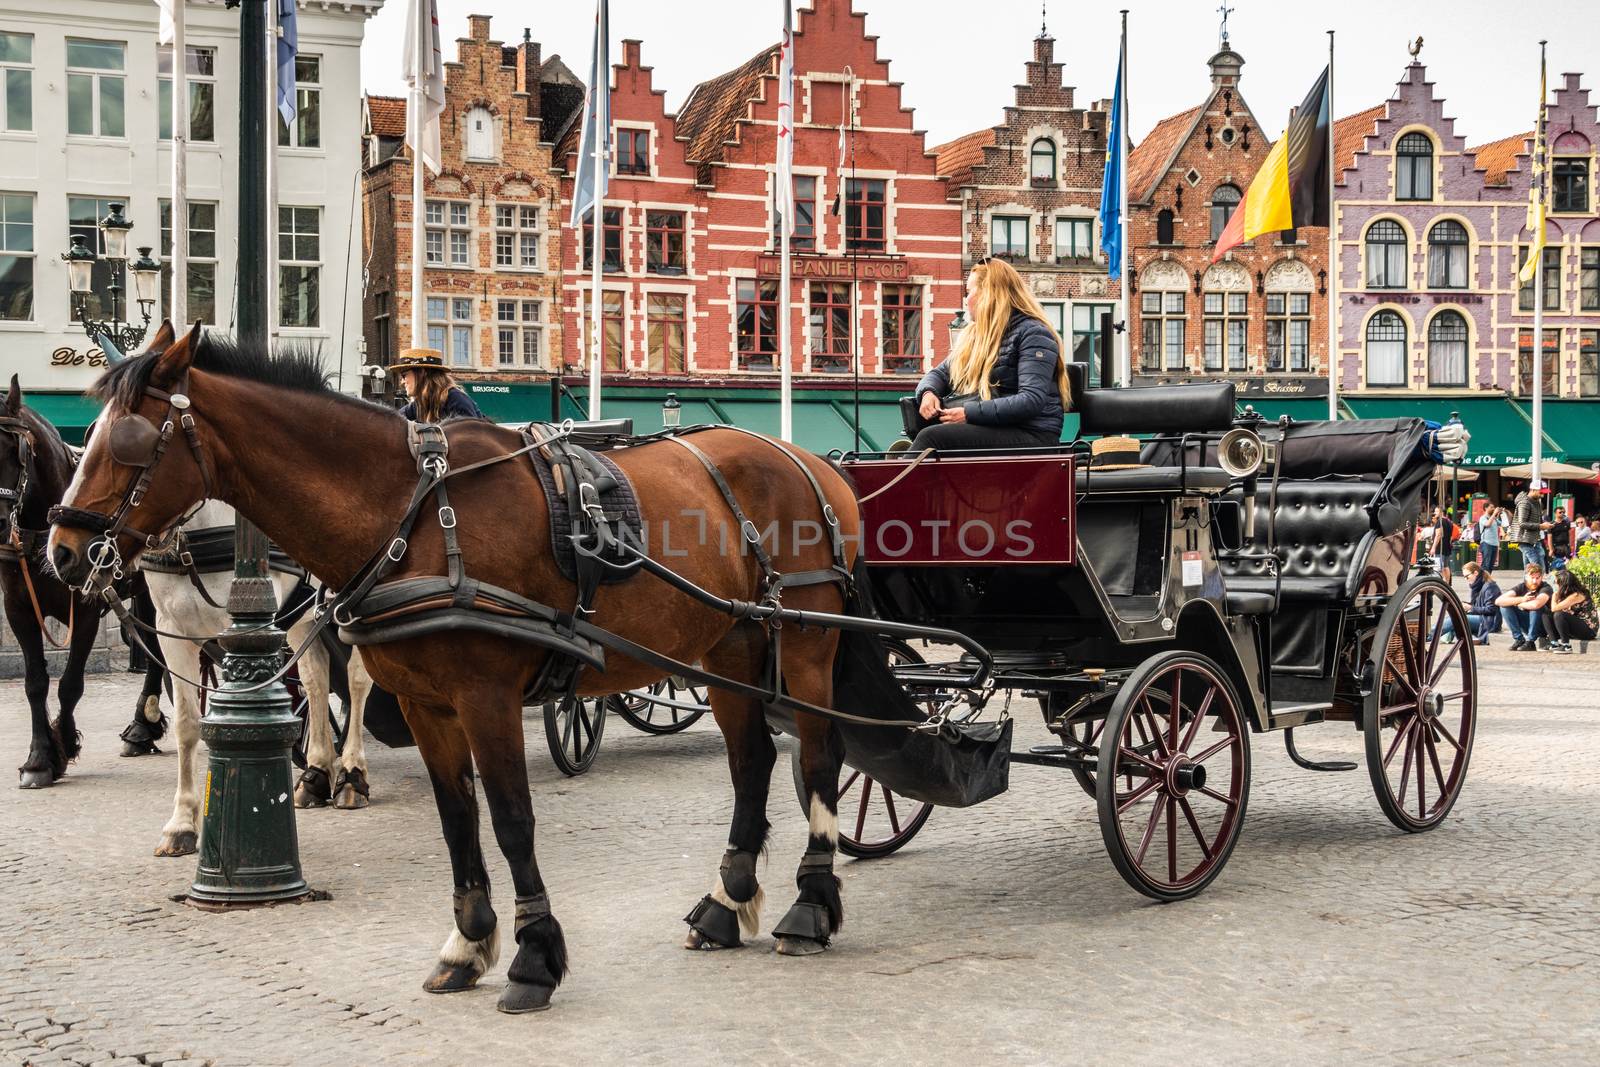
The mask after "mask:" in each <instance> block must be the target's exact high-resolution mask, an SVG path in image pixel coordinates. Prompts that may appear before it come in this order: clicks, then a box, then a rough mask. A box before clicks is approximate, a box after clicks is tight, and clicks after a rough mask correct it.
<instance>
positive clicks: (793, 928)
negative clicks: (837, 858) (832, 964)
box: [772, 850, 844, 945]
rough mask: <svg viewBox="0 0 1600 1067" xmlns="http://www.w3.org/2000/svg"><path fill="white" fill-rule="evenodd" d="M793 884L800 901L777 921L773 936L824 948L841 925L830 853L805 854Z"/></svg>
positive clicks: (837, 881)
mask: <svg viewBox="0 0 1600 1067" xmlns="http://www.w3.org/2000/svg"><path fill="white" fill-rule="evenodd" d="M795 883H796V885H798V886H799V887H800V899H799V900H796V901H795V902H794V904H793V905H792V906H791V907H790V908H789V911H788V914H786V915H784V917H783V918H782V919H780V920H779V921H778V925H777V926H776V927H774V928H773V931H772V933H773V935H774V936H775V937H778V938H799V939H802V940H805V941H814V942H816V943H817V944H818V945H827V943H828V941H829V939H830V938H831V937H832V936H833V934H834V931H836V930H838V929H839V927H841V926H843V925H844V901H843V900H842V899H840V896H839V879H838V878H837V877H835V875H834V873H833V852H832V851H831V850H828V851H808V852H806V854H805V855H804V856H802V857H801V859H800V869H799V870H798V871H796V872H795ZM808 897H809V898H811V899H807V898H808Z"/></svg>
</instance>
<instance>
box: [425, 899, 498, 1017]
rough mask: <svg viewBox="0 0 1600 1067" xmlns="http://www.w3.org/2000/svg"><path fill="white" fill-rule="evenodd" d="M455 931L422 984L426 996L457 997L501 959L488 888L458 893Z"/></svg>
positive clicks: (455, 903) (455, 906)
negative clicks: (453, 994)
mask: <svg viewBox="0 0 1600 1067" xmlns="http://www.w3.org/2000/svg"><path fill="white" fill-rule="evenodd" d="M454 910H455V920H456V921H455V929H453V930H451V931H450V937H449V939H448V940H446V941H445V943H444V947H443V948H441V949H440V950H439V962H438V964H437V965H435V967H434V969H433V973H432V974H430V975H429V976H428V978H427V980H426V981H424V982H423V983H422V988H423V989H425V990H427V991H428V992H429V993H456V992H460V991H461V990H463V989H471V988H472V987H473V986H475V985H477V984H478V979H479V978H481V977H482V976H483V974H484V973H485V972H486V971H488V970H489V968H491V967H493V966H494V965H495V961H496V960H498V959H499V958H500V938H499V936H498V933H497V926H496V921H495V915H494V909H493V908H492V907H490V906H489V888H488V887H487V886H474V887H472V888H470V889H457V890H456V892H455V901H454Z"/></svg>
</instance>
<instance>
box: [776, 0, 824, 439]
mask: <svg viewBox="0 0 1600 1067" xmlns="http://www.w3.org/2000/svg"><path fill="white" fill-rule="evenodd" d="M791 20H792V16H791V15H790V3H789V0H783V47H784V50H785V52H786V53H787V54H788V62H787V63H784V62H781V61H780V62H779V65H778V77H779V79H781V80H782V81H783V84H781V85H779V87H778V98H779V99H780V100H787V101H789V114H787V115H779V116H778V122H779V124H780V125H781V124H783V123H787V124H788V126H789V149H788V151H789V156H788V158H789V165H788V166H787V167H784V166H779V167H778V176H777V177H778V182H779V183H780V184H781V183H782V182H784V181H787V182H788V183H789V188H787V189H784V190H782V191H781V192H780V193H779V194H778V196H777V198H776V199H777V202H778V203H780V204H783V205H784V208H783V221H782V222H781V223H779V226H778V232H779V237H778V253H779V257H780V259H781V260H782V263H781V264H780V266H779V268H778V291H779V292H780V293H782V294H783V303H782V311H781V314H782V317H781V318H780V319H779V320H778V359H779V361H780V363H781V366H780V368H779V370H778V436H779V437H781V438H783V439H784V440H785V441H793V440H794V410H793V408H794V383H793V381H792V380H791V378H790V373H791V372H790V369H789V360H790V355H789V348H790V345H791V344H792V343H793V341H792V335H791V332H790V331H791V327H792V324H791V323H790V322H789V319H790V317H791V316H792V315H793V314H794V305H793V297H792V294H791V293H790V292H789V287H790V285H791V284H792V281H793V279H792V277H791V269H790V264H789V231H790V229H792V228H793V226H794V218H793V216H794V128H795V126H794V103H793V101H794V81H793V78H792V75H793V73H794V58H793V57H794V53H793V49H794V35H793V33H792V32H791ZM780 110H781V109H780ZM783 152H784V146H783V133H782V131H781V130H780V131H779V133H778V154H779V162H780V163H782V161H783ZM811 210H812V213H813V215H814V214H815V212H816V208H815V207H813V208H812V209H811Z"/></svg>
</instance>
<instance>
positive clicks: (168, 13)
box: [156, 0, 182, 44]
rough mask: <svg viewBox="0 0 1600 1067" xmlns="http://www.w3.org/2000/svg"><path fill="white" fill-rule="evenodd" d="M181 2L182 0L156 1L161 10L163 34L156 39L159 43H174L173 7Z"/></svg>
mask: <svg viewBox="0 0 1600 1067" xmlns="http://www.w3.org/2000/svg"><path fill="white" fill-rule="evenodd" d="M181 2H182V0H156V6H157V7H159V8H160V9H161V32H160V33H159V34H158V35H157V37H156V40H157V42H158V43H160V44H171V43H172V38H173V35H174V32H175V31H174V28H173V24H172V5H173V4H177V3H181Z"/></svg>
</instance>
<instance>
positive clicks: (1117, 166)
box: [1100, 60, 1125, 281]
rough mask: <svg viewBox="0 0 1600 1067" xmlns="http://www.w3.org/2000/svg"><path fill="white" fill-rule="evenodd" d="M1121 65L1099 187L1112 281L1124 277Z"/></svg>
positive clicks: (1102, 240) (1102, 233) (1104, 249)
mask: <svg viewBox="0 0 1600 1067" xmlns="http://www.w3.org/2000/svg"><path fill="white" fill-rule="evenodd" d="M1123 139H1124V133H1123V129H1122V61H1121V60H1118V61H1117V91H1116V95H1115V97H1114V98H1113V99H1112V106H1111V129H1110V130H1109V131H1108V132H1107V134H1106V173H1105V181H1104V183H1103V184H1102V185H1101V186H1100V250H1101V251H1102V252H1104V253H1105V254H1106V270H1107V273H1108V274H1109V275H1110V278H1111V280H1112V281H1116V280H1117V279H1118V278H1119V277H1121V276H1122V163H1123V156H1124V154H1125V153H1124V151H1123Z"/></svg>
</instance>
